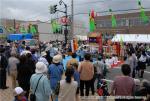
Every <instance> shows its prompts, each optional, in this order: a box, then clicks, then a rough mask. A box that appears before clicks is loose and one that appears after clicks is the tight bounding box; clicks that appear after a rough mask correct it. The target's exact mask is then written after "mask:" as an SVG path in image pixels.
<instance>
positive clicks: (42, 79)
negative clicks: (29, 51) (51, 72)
mask: <svg viewBox="0 0 150 101" xmlns="http://www.w3.org/2000/svg"><path fill="white" fill-rule="evenodd" d="M45 72H47V66H46V65H45V64H44V63H43V62H37V63H36V70H35V74H33V75H32V76H31V79H30V88H31V91H32V94H34V93H35V96H36V101H49V97H50V95H51V87H50V81H49V79H48V77H47V75H45ZM36 87H37V89H36Z"/></svg>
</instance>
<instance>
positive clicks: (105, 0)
mask: <svg viewBox="0 0 150 101" xmlns="http://www.w3.org/2000/svg"><path fill="white" fill-rule="evenodd" d="M63 1H64V2H65V3H67V4H68V5H69V6H70V4H71V0H63ZM141 1H142V5H143V6H144V7H146V8H150V5H149V4H150V0H141ZM58 2H59V0H0V4H1V5H0V6H1V8H2V9H0V13H2V14H1V15H2V17H4V18H13V19H14V18H16V19H22V20H43V21H46V20H49V19H50V18H51V17H55V15H53V16H50V14H49V11H48V6H50V5H53V4H58ZM87 2H91V3H87ZM92 2H95V3H92ZM74 4H75V5H74V11H75V12H74V13H75V14H76V13H88V12H89V11H90V9H94V10H95V11H97V12H100V11H106V10H108V9H109V8H112V9H113V10H120V9H121V10H123V9H133V8H138V4H137V0H74ZM77 4H79V5H77ZM61 7H63V6H61ZM61 7H60V8H61ZM68 11H69V14H70V7H69V8H68ZM58 15H62V13H60V14H58ZM100 15H101V14H100ZM78 19H80V20H82V21H84V23H85V24H86V25H87V26H88V15H76V16H75V20H78Z"/></svg>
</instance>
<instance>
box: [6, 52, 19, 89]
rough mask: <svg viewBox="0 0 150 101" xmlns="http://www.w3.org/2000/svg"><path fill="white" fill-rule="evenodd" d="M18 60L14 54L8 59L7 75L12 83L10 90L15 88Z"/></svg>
mask: <svg viewBox="0 0 150 101" xmlns="http://www.w3.org/2000/svg"><path fill="white" fill-rule="evenodd" d="M19 62H20V61H19V59H18V58H17V55H16V54H15V53H12V54H11V57H10V58H9V59H8V67H9V68H8V74H9V75H10V77H11V81H12V88H13V89H14V88H15V87H16V80H17V65H18V64H19Z"/></svg>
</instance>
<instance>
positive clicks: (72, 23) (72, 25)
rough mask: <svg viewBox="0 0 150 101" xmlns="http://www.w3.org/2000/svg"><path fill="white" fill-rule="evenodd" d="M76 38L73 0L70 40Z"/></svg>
mask: <svg viewBox="0 0 150 101" xmlns="http://www.w3.org/2000/svg"><path fill="white" fill-rule="evenodd" d="M73 36H74V1H73V0H71V33H70V40H72V39H73Z"/></svg>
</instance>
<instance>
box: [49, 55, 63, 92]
mask: <svg viewBox="0 0 150 101" xmlns="http://www.w3.org/2000/svg"><path fill="white" fill-rule="evenodd" d="M61 59H62V57H61V56H60V55H56V56H54V57H53V63H52V64H51V65H50V66H49V68H48V73H49V76H50V85H51V89H52V90H53V91H55V89H56V86H57V83H58V81H60V80H61V78H62V75H63V66H62V65H61V64H60V61H61Z"/></svg>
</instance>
